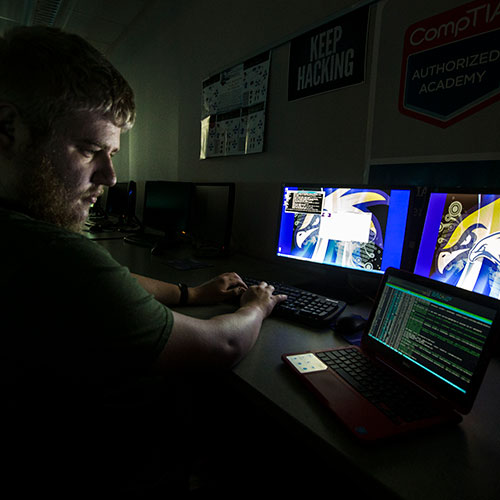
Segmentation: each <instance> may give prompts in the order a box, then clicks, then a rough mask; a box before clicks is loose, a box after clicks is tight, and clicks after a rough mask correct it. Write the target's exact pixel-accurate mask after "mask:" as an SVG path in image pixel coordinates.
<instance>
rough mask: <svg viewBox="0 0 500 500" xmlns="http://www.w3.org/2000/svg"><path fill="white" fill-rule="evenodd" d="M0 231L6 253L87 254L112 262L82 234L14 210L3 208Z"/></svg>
mask: <svg viewBox="0 0 500 500" xmlns="http://www.w3.org/2000/svg"><path fill="white" fill-rule="evenodd" d="M0 228H1V229H0V230H1V231H2V236H3V238H2V239H3V241H4V242H5V244H4V250H6V249H9V248H10V249H11V250H13V251H14V250H15V251H18V252H20V253H22V254H26V253H28V254H37V255H44V256H45V257H46V256H47V255H46V254H49V255H54V256H55V255H57V256H62V255H65V254H71V255H73V256H74V257H77V256H78V255H80V256H84V255H85V254H89V255H92V256H93V257H94V258H97V257H98V256H102V258H105V259H110V256H109V254H108V252H107V251H106V250H105V249H104V248H103V247H101V246H100V245H98V244H96V243H95V242H93V241H92V240H90V239H89V238H87V237H86V236H84V235H83V234H79V233H76V232H73V231H70V230H67V229H65V228H62V227H59V226H57V225H55V224H51V223H49V222H45V221H41V220H37V219H33V218H31V217H29V216H28V215H25V214H23V213H21V212H16V211H14V210H6V209H3V208H0Z"/></svg>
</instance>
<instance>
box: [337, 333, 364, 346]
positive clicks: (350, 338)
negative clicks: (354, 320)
mask: <svg viewBox="0 0 500 500" xmlns="http://www.w3.org/2000/svg"><path fill="white" fill-rule="evenodd" d="M362 336H363V329H361V330H360V331H359V332H356V333H354V334H353V335H342V338H343V339H344V340H345V341H346V342H349V344H352V345H357V346H358V347H359V346H360V345H361V337H362Z"/></svg>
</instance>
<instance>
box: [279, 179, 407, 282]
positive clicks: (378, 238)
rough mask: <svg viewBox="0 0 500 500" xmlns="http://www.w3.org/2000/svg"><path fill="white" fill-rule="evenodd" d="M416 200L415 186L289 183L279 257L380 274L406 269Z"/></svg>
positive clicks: (285, 191)
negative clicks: (384, 186) (412, 213)
mask: <svg viewBox="0 0 500 500" xmlns="http://www.w3.org/2000/svg"><path fill="white" fill-rule="evenodd" d="M411 202H412V190H411V189H410V188H374V187H370V186H360V187H328V186H324V185H323V186H320V187H319V186H313V187H311V186H305V187H297V186H293V185H290V184H287V185H284V186H283V187H282V198H281V220H280V226H279V236H278V246H277V255H278V256H279V257H285V258H290V259H297V260H302V261H308V262H314V263H319V264H326V265H331V266H338V267H341V268H346V269H355V270H360V271H368V272H371V273H379V274H382V273H383V272H384V270H385V269H386V268H388V267H395V268H400V267H402V262H403V258H404V253H405V246H406V245H405V244H406V243H407V238H408V234H409V231H408V225H409V224H408V223H409V211H410V207H411ZM405 259H406V258H405ZM404 267H406V266H404Z"/></svg>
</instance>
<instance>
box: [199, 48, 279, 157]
mask: <svg viewBox="0 0 500 500" xmlns="http://www.w3.org/2000/svg"><path fill="white" fill-rule="evenodd" d="M270 60H271V52H270V51H267V52H265V53H263V54H260V55H258V56H256V57H253V58H252V59H249V60H247V61H245V62H244V63H241V64H238V65H236V66H234V67H232V68H229V69H227V70H225V71H222V72H221V73H217V74H216V75H214V76H212V77H210V78H207V79H206V80H204V81H203V82H202V103H201V147H200V159H206V158H210V157H217V156H230V155H245V154H251V153H261V152H262V151H263V147H264V128H265V116H266V101H267V86H268V80H269V69H270Z"/></svg>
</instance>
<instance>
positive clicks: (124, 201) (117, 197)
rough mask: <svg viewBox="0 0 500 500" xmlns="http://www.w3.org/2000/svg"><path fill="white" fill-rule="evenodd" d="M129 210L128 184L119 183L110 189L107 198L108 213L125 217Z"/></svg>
mask: <svg viewBox="0 0 500 500" xmlns="http://www.w3.org/2000/svg"><path fill="white" fill-rule="evenodd" d="M127 209H128V182H117V183H116V184H115V185H114V186H112V187H110V188H109V189H108V194H107V197H106V213H107V214H110V215H117V216H121V215H125V214H126V213H127Z"/></svg>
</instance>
